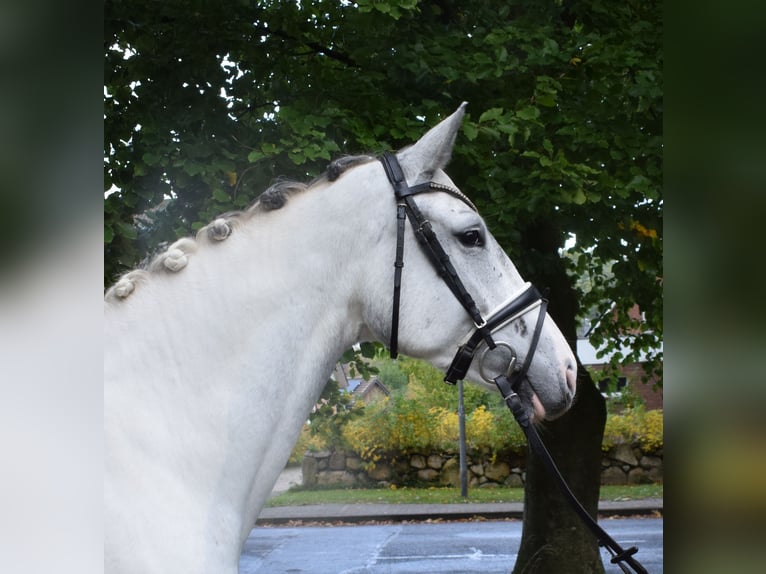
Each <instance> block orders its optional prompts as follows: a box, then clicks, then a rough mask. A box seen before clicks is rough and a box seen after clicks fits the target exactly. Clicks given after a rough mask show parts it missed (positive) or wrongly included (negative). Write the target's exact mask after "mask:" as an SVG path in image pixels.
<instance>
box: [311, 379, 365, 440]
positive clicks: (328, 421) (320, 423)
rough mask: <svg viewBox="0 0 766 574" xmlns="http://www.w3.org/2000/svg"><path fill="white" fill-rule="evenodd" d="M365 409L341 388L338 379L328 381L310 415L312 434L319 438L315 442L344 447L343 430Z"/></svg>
mask: <svg viewBox="0 0 766 574" xmlns="http://www.w3.org/2000/svg"><path fill="white" fill-rule="evenodd" d="M363 410H364V407H363V406H362V405H360V404H353V403H352V400H351V394H350V393H347V392H345V391H343V390H341V389H340V387H339V386H338V383H337V381H334V380H333V379H330V380H329V381H327V384H326V385H325V387H324V389H323V390H322V395H321V396H320V398H319V403H318V404H317V406H316V408H315V409H314V411H313V412H312V413H311V414H310V415H309V429H310V434H311V435H312V436H314V437H317V438H318V440H317V441H315V442H314V444H322V445H328V446H330V447H337V448H344V447H345V446H346V445H345V441H344V439H343V430H344V428H345V427H346V425H348V424H349V423H350V422H351V421H353V420H354V419H356V418H358V417H359V416H360V415H361V413H362V412H363Z"/></svg>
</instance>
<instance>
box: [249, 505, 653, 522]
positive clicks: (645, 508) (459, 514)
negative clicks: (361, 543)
mask: <svg viewBox="0 0 766 574" xmlns="http://www.w3.org/2000/svg"><path fill="white" fill-rule="evenodd" d="M662 512H663V501H662V499H661V498H647V499H642V500H624V501H606V500H602V501H601V502H599V505H598V514H599V517H600V518H609V517H624V516H641V515H649V514H657V513H659V514H660V515H661V514H662ZM523 516H524V504H523V503H521V502H506V503H470V502H467V503H464V504H315V505H307V506H276V507H272V508H264V509H263V510H262V511H261V514H260V515H259V516H258V520H257V521H256V526H266V525H279V524H288V523H294V522H351V523H357V522H370V521H392V522H402V521H409V520H411V521H421V522H424V521H428V520H439V519H441V520H464V519H472V518H475V519H496V520H501V519H507V518H514V519H521V518H523Z"/></svg>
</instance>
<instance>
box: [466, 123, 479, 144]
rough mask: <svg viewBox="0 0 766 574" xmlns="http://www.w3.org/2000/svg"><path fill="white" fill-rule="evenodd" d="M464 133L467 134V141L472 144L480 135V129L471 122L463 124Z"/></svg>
mask: <svg viewBox="0 0 766 574" xmlns="http://www.w3.org/2000/svg"><path fill="white" fill-rule="evenodd" d="M463 133H464V134H465V137H466V139H468V141H471V142H472V141H473V140H475V139H476V138H477V136H478V135H479V129H478V128H477V127H476V125H474V124H472V123H471V122H466V123H465V124H463Z"/></svg>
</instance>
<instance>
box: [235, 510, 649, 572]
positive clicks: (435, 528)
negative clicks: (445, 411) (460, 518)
mask: <svg viewBox="0 0 766 574" xmlns="http://www.w3.org/2000/svg"><path fill="white" fill-rule="evenodd" d="M600 523H601V525H602V526H603V527H604V529H605V530H606V531H607V532H609V534H610V535H611V536H612V537H613V538H614V539H615V540H616V541H617V542H618V543H619V544H621V545H622V546H624V547H628V546H633V545H635V546H638V548H639V552H638V554H637V555H636V558H637V559H638V560H639V561H640V562H641V563H642V564H643V565H644V566H645V567H646V569H647V570H648V571H649V572H650V573H651V574H662V524H663V522H662V519H661V518H622V519H615V520H602V521H601V522H600ZM520 540H521V522H520V521H500V520H488V521H478V522H447V523H437V524H427V523H409V524H402V523H399V524H382V525H372V526H367V525H366V526H335V527H328V526H301V527H279V528H274V527H256V528H254V529H253V531H252V532H251V534H250V537H249V538H248V539H247V542H246V543H245V548H244V551H243V553H242V557H241V559H240V574H279V573H290V574H298V573H307V574H409V573H416V572H417V573H419V574H423V573H439V574H451V573H454V574H458V573H460V574H470V573H477V574H479V573H481V574H507V573H508V572H510V571H511V569H512V568H513V564H514V561H515V560H516V549H517V548H518V547H519V541H520ZM602 552H603V554H604V557H605V560H604V563H605V566H606V571H607V572H608V573H609V574H612V573H614V574H618V573H621V570H620V569H619V568H618V567H617V566H614V565H611V564H609V561H608V555H607V553H606V552H605V551H602Z"/></svg>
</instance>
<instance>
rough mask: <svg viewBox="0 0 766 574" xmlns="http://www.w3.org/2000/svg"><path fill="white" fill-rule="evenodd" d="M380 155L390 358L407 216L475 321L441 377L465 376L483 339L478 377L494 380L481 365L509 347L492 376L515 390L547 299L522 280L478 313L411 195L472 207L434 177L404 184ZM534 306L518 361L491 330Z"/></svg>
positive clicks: (388, 157) (390, 158)
mask: <svg viewBox="0 0 766 574" xmlns="http://www.w3.org/2000/svg"><path fill="white" fill-rule="evenodd" d="M379 159H380V162H381V163H382V164H383V167H384V169H385V171H386V176H388V181H390V182H391V185H392V186H393V188H394V194H395V196H396V206H397V208H396V219H397V227H396V260H395V262H394V300H393V311H392V316H391V340H390V345H389V349H390V351H391V358H396V357H397V355H398V340H399V304H400V296H401V286H402V270H403V269H404V229H405V223H404V222H405V220H406V219H409V220H410V224H411V225H412V229H413V230H414V232H415V236H416V237H417V240H418V243H419V244H420V246H421V248H422V249H423V251H424V252H425V254H426V256H427V257H428V260H429V261H430V262H431V264H432V265H433V266H434V269H436V272H437V273H438V274H439V276H440V277H441V278H442V280H443V281H444V282H445V283H446V285H447V287H449V289H450V291H452V294H453V295H454V296H455V298H457V300H458V301H459V302H460V304H461V305H462V307H463V309H465V311H466V312H467V313H468V315H469V316H470V317H471V320H472V321H473V324H474V329H473V330H472V331H471V333H469V335H468V336H467V337H466V339H465V342H464V343H463V344H462V345H460V346H459V348H458V350H457V353H456V354H455V357H454V359H452V364H451V365H450V368H449V369H448V370H447V373H446V375H445V377H444V380H445V381H446V382H448V383H452V384H455V383H456V382H457V381H458V380H462V379H464V378H465V376H466V373H467V372H468V369H469V368H470V366H471V363H472V362H473V358H474V356H475V355H476V351H477V349H478V348H479V346H480V345H481V343H482V342H485V343H486V344H487V349H486V350H485V351H484V353H483V354H482V355H481V362H482V365H481V369H480V371H481V372H482V377H484V378H485V379H486V380H487V382H493V381H494V378H495V377H493V376H492V374H489V373H485V370H484V368H483V363H484V359H485V358H486V357H487V355H488V354H489V353H490V352H491V351H493V350H495V349H496V348H497V347H498V346H500V347H503V348H506V349H507V350H510V353H511V360H510V361H509V364H508V367H507V369H506V371H505V373H498V374H497V375H503V374H504V375H505V376H506V377H508V378H509V381H510V383H511V385H512V386H513V388H514V390H516V389H517V388H518V386H519V385H520V384H521V381H522V380H523V379H524V377H525V376H526V374H527V371H528V370H529V365H530V363H531V362H532V356H533V355H534V353H535V349H536V348H537V342H538V340H539V338H540V332H541V330H542V327H543V321H545V313H546V308H547V305H548V301H547V300H546V299H545V298H543V296H542V295H541V294H540V292H539V291H538V290H537V289H536V288H535V287H534V286H533V285H531V284H530V283H527V284H525V286H524V288H523V290H522V291H521V293H519V294H517V295H514V296H513V297H511V298H509V299H508V300H506V302H505V303H503V304H502V305H500V306H499V307H498V308H497V309H495V310H494V311H492V312H491V313H490V314H489V315H488V316H487V318H486V319H485V318H484V317H482V314H481V312H480V311H479V308H478V307H477V305H476V302H475V301H474V299H473V297H471V294H470V293H469V292H468V290H467V289H466V288H465V285H464V284H463V282H462V281H461V280H460V276H459V275H458V273H457V271H456V270H455V267H454V266H453V265H452V262H451V261H450V258H449V255H447V252H446V251H445V250H444V248H443V247H442V245H441V243H440V242H439V239H438V237H437V236H436V233H435V232H434V230H433V227H432V226H431V222H429V221H428V220H427V219H426V218H425V217H424V216H423V214H422V212H421V211H420V209H418V206H417V203H416V202H415V197H414V196H415V195H417V194H419V193H425V192H434V191H441V192H445V193H448V194H450V195H452V196H453V197H456V198H458V199H460V200H461V201H462V202H464V203H465V204H466V205H468V206H469V207H470V208H471V209H472V210H474V211H476V207H475V206H474V205H473V203H471V201H470V200H469V199H468V198H467V197H466V196H465V195H463V194H462V193H461V192H460V191H459V190H457V189H455V188H454V187H451V186H448V185H444V184H440V183H435V182H433V181H430V182H426V183H421V184H418V185H414V186H410V185H408V183H407V180H406V178H405V177H404V172H403V171H402V168H401V166H400V165H399V161H398V160H397V159H396V156H395V155H393V154H389V153H386V154H383V155H382V156H381V157H380V158H379ZM538 306H539V307H540V311H539V314H538V316H537V323H536V325H535V330H534V333H533V334H532V340H531V342H530V345H529V351H528V352H527V355H526V358H525V359H524V363H523V365H518V364H517V361H516V352H515V351H514V349H513V348H512V347H511V346H510V345H509V344H508V343H505V342H502V341H498V342H496V341H495V340H494V338H493V336H492V335H493V333H494V332H495V331H497V330H498V329H501V328H502V327H504V326H506V325H508V324H509V323H511V322H513V321H515V320H516V319H518V318H520V317H521V316H522V315H524V314H525V313H527V312H528V311H530V310H532V309H533V308H534V307H538Z"/></svg>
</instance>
